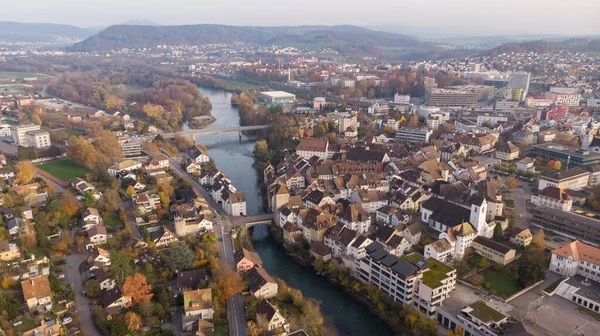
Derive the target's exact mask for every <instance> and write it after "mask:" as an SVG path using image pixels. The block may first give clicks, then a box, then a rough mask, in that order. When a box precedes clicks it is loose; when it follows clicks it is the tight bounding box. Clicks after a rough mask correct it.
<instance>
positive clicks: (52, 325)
mask: <svg viewBox="0 0 600 336" xmlns="http://www.w3.org/2000/svg"><path fill="white" fill-rule="evenodd" d="M60 330H61V324H60V322H59V320H58V319H54V320H53V319H49V320H46V319H45V318H42V320H41V321H40V325H39V326H38V327H35V328H33V329H30V330H27V331H24V332H23V334H22V336H42V335H45V336H54V335H60Z"/></svg>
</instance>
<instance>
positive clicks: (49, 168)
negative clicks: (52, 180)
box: [38, 159, 92, 181]
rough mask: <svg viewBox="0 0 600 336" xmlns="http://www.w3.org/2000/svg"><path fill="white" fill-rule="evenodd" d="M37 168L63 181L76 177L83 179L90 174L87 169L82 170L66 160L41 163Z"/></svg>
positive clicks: (82, 168)
mask: <svg viewBox="0 0 600 336" xmlns="http://www.w3.org/2000/svg"><path fill="white" fill-rule="evenodd" d="M38 168H40V169H41V170H43V171H45V172H48V173H50V174H52V175H54V176H56V177H57V178H59V179H61V180H63V181H69V180H71V179H74V178H76V177H83V176H85V175H86V174H91V173H92V172H91V171H90V170H88V169H87V168H84V167H82V166H80V165H78V164H76V163H75V162H73V161H71V160H68V159H67V160H60V161H51V162H47V163H41V164H39V165H38Z"/></svg>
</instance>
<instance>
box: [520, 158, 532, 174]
mask: <svg viewBox="0 0 600 336" xmlns="http://www.w3.org/2000/svg"><path fill="white" fill-rule="evenodd" d="M534 164H535V160H534V159H532V158H530V157H526V158H524V159H521V160H519V161H517V171H522V172H535V167H534Z"/></svg>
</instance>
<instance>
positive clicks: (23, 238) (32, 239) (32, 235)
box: [19, 223, 37, 249]
mask: <svg viewBox="0 0 600 336" xmlns="http://www.w3.org/2000/svg"><path fill="white" fill-rule="evenodd" d="M25 225H26V226H27V229H25V230H23V231H21V232H20V233H19V241H20V242H21V245H22V246H24V247H25V248H27V249H32V248H34V247H36V246H37V237H36V232H35V230H34V228H33V225H31V224H30V223H26V224H25Z"/></svg>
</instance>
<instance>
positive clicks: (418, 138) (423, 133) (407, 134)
mask: <svg viewBox="0 0 600 336" xmlns="http://www.w3.org/2000/svg"><path fill="white" fill-rule="evenodd" d="M432 134H433V130H430V129H428V128H415V127H411V126H402V127H400V128H399V129H398V130H397V131H396V139H398V140H399V141H407V142H412V143H429V138H430V137H431V135H432Z"/></svg>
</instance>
